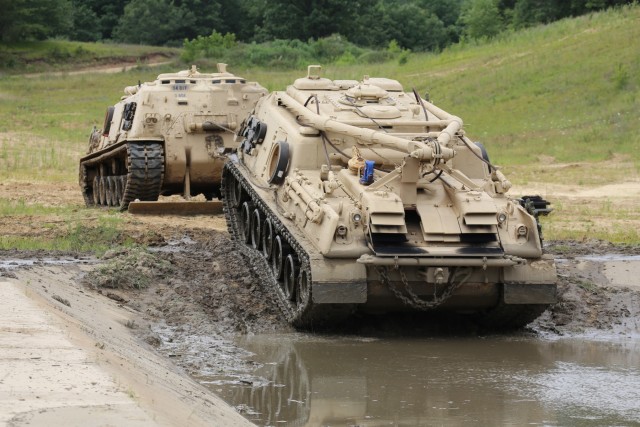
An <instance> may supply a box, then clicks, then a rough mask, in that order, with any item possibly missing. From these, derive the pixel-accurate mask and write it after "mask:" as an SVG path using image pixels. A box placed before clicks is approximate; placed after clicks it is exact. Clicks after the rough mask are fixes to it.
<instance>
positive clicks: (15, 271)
mask: <svg viewBox="0 0 640 427" xmlns="http://www.w3.org/2000/svg"><path fill="white" fill-rule="evenodd" d="M0 198H5V199H10V200H18V199H22V200H25V202H26V203H29V202H30V201H37V202H38V203H40V204H44V205H46V206H53V207H56V206H65V205H69V204H76V205H77V206H78V209H84V208H83V207H82V204H81V199H80V194H79V191H78V190H77V188H76V186H74V185H67V184H64V185H57V184H55V185H54V184H31V183H24V182H23V183H16V182H13V183H0ZM95 212H96V214H95V215H96V217H97V213H99V212H98V211H95ZM122 218H123V220H124V227H125V228H126V230H127V231H126V232H127V234H128V235H129V236H132V237H133V238H134V239H135V240H136V241H137V242H138V243H140V245H141V246H140V247H133V248H128V249H117V250H112V251H109V252H107V253H106V254H105V255H104V256H103V257H102V259H100V260H97V259H95V258H93V257H91V256H90V255H87V254H78V253H64V252H59V251H17V250H10V251H0V279H2V280H11V281H16V282H21V283H23V284H27V286H32V287H33V288H34V289H36V290H37V291H38V292H39V293H40V294H41V296H42V298H43V299H44V300H47V301H48V302H49V303H50V304H52V305H54V306H58V307H61V306H60V304H64V303H63V302H61V301H60V300H61V299H62V300H65V299H66V300H68V302H70V305H69V306H66V307H62V308H63V309H64V311H65V312H68V313H69V315H70V316H74V312H75V311H77V310H79V308H78V305H77V303H76V302H75V301H74V300H73V298H75V297H74V295H75V296H76V297H79V295H81V294H82V295H85V296H86V295H89V296H90V298H91V301H92V303H95V304H100V305H103V306H104V305H106V306H109V305H110V306H116V307H119V308H121V309H124V310H127V312H128V313H129V318H128V320H127V323H126V326H127V327H126V328H125V332H127V333H129V334H131V335H132V336H135V337H136V340H137V341H138V342H139V343H140V344H139V345H140V346H141V348H153V349H155V350H154V351H156V352H157V353H158V354H161V355H163V356H164V357H165V359H166V360H169V361H170V363H172V364H174V366H176V369H177V370H178V371H176V372H183V374H194V375H200V374H202V373H203V372H207V371H209V372H226V371H242V370H243V369H248V367H247V366H245V365H246V364H250V363H251V362H250V361H246V358H244V359H243V358H242V357H241V356H242V355H243V350H242V349H239V348H236V347H235V346H234V345H233V344H232V340H233V339H234V337H237V336H239V335H242V334H260V333H268V332H287V331H291V328H290V327H289V326H288V325H287V324H286V322H284V321H283V320H282V316H281V314H280V312H279V310H278V307H277V305H276V303H275V301H273V300H272V298H271V297H270V295H269V294H268V293H266V291H265V289H264V288H263V287H262V286H261V284H260V281H259V280H258V276H257V273H256V272H255V271H254V270H253V269H252V266H251V265H248V263H247V262H246V260H245V259H243V257H242V256H241V255H240V254H239V253H238V252H236V251H234V250H233V242H231V241H230V239H229V236H228V234H227V232H226V224H225V222H224V218H223V217H222V216H215V217H209V216H194V217H175V216H165V217H157V216H136V217H133V216H131V215H128V214H124V215H122ZM44 220H45V221H46V222H48V223H50V224H51V223H53V224H55V223H56V221H60V222H61V223H62V222H63V221H65V218H57V217H56V216H55V215H53V214H52V215H50V216H45V218H44ZM86 220H87V221H89V222H91V221H92V220H93V217H92V215H91V213H89V214H88V217H87V219H86ZM42 224H43V218H42V217H38V218H36V217H29V216H28V215H22V216H11V215H5V216H4V217H3V218H2V221H1V222H0V233H2V234H4V235H30V236H33V235H43V236H50V235H53V234H54V233H56V230H55V227H51V226H50V225H49V226H43V225H42ZM546 250H547V252H549V253H551V254H554V256H555V258H556V261H557V266H558V272H559V287H558V303H557V304H555V305H554V306H552V307H550V309H549V310H547V311H546V312H545V313H544V314H543V315H542V316H541V317H540V318H539V319H538V320H536V321H535V322H534V323H532V324H531V325H530V326H529V328H528V330H529V332H528V333H531V334H540V335H543V336H546V335H552V336H581V335H584V334H587V335H588V334H605V335H620V334H622V335H634V336H638V334H639V332H640V279H638V277H640V248H639V247H637V246H620V245H617V246H616V245H612V244H609V243H606V242H602V241H595V240H594V241H585V242H575V241H554V242H547V243H546ZM50 283H54V284H56V285H55V286H56V288H51V287H50V286H48V285H47V284H50ZM65 288H68V290H69V292H71V291H72V294H71V297H65V296H64V295H65V294H64V289H65ZM56 289H57V290H56ZM61 295H62V296H61ZM56 296H58V297H60V298H56ZM69 298H71V299H69ZM77 316H78V319H80V322H82V318H83V317H82V315H81V314H80V312H79V314H78V315H77ZM85 317H86V316H85ZM396 332H397V331H396ZM356 333H358V331H356ZM130 351H132V352H134V353H135V351H136V349H135V347H131V349H130ZM203 355H205V356H203ZM176 387H178V386H176ZM142 393H145V391H144V390H143V391H142Z"/></svg>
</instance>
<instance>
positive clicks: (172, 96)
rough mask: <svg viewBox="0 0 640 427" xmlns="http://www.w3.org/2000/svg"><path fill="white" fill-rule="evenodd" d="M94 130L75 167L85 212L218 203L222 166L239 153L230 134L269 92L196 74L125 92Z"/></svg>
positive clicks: (165, 77)
mask: <svg viewBox="0 0 640 427" xmlns="http://www.w3.org/2000/svg"><path fill="white" fill-rule="evenodd" d="M124 92H125V96H123V97H122V100H121V101H120V102H118V103H117V104H115V105H114V106H113V107H109V108H108V109H107V113H106V116H105V119H104V125H103V127H102V129H100V130H98V129H94V131H93V133H92V134H91V136H90V140H89V152H88V154H87V155H85V156H84V157H82V158H81V159H80V187H81V189H82V194H83V196H84V200H85V203H86V205H87V206H117V207H119V208H120V209H123V210H124V209H127V207H128V206H129V204H130V203H131V202H133V201H134V200H136V199H137V200H141V201H154V200H157V199H158V197H159V196H160V195H172V194H182V195H184V197H185V198H189V197H191V196H193V195H197V194H200V193H202V194H204V195H205V197H206V198H207V199H211V198H213V197H217V196H218V193H219V188H220V180H221V173H222V166H223V164H224V162H225V160H226V158H227V155H228V153H230V152H231V151H232V150H233V149H235V147H236V143H235V132H236V131H237V130H238V128H239V126H240V123H242V122H243V120H244V119H245V118H246V116H247V115H248V114H249V112H250V111H251V110H252V109H253V107H254V106H255V104H256V102H257V101H258V99H260V98H261V97H262V96H264V95H265V94H266V93H267V91H266V89H264V88H263V87H262V86H260V85H259V84H257V83H254V82H247V81H246V80H245V79H244V78H242V77H238V76H235V75H233V74H231V73H228V72H227V71H226V64H218V72H217V73H211V74H208V73H200V72H198V71H197V70H196V68H195V66H194V67H192V68H191V69H190V70H185V71H180V72H177V73H167V74H160V75H159V76H158V78H157V79H156V80H154V81H152V82H147V83H142V84H138V85H135V86H128V87H126V88H125V89H124Z"/></svg>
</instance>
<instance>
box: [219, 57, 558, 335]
mask: <svg viewBox="0 0 640 427" xmlns="http://www.w3.org/2000/svg"><path fill="white" fill-rule="evenodd" d="M240 134H241V135H242V137H241V139H242V140H241V144H240V147H239V149H238V154H237V157H236V158H232V161H229V162H227V164H226V165H225V169H224V175H223V188H222V189H223V197H224V200H223V203H224V205H225V211H226V214H227V217H228V218H227V219H228V223H229V230H230V233H231V234H232V236H233V237H234V238H235V239H237V240H238V241H240V243H241V244H242V245H243V250H244V251H245V252H246V253H247V254H248V255H250V256H251V257H252V258H253V260H254V262H256V263H259V264H261V265H262V266H263V269H264V270H267V269H268V273H265V277H266V279H265V280H266V281H267V282H268V283H269V284H270V285H271V286H272V288H273V292H274V294H275V295H276V296H277V299H278V301H279V302H280V305H281V307H282V309H283V312H284V313H285V315H286V316H287V318H288V320H289V321H290V322H291V323H293V324H295V325H301V326H309V325H312V324H314V323H316V322H320V321H326V320H329V321H332V320H333V321H335V320H337V319H341V318H343V317H344V316H346V315H349V314H350V313H351V312H352V311H353V310H362V311H367V312H376V313H379V312H393V311H398V310H439V311H448V312H456V313H462V314H465V315H470V316H475V317H474V318H476V319H478V322H482V323H493V324H494V325H495V326H497V327H499V328H514V327H519V326H522V325H524V324H526V323H528V322H529V321H531V320H533V319H534V318H535V317H537V316H538V315H539V314H540V313H541V312H542V311H543V310H544V309H545V308H546V306H547V305H548V304H550V303H553V302H554V301H555V290H556V270H555V265H554V262H553V260H552V259H551V258H548V257H546V256H544V255H543V251H542V246H541V236H540V231H539V228H538V223H537V218H536V216H537V214H539V213H546V212H548V209H547V203H546V202H545V201H544V200H542V199H540V198H536V197H528V198H524V199H516V198H512V197H509V196H508V195H507V191H508V190H509V188H510V187H511V184H510V182H509V181H508V180H507V179H506V177H505V176H504V175H503V174H502V173H501V172H500V171H499V170H498V169H497V168H496V167H495V166H493V165H492V164H491V163H490V162H489V159H488V156H487V153H486V152H485V150H484V148H483V147H482V146H481V145H480V144H476V143H474V142H473V141H471V140H470V139H469V138H468V137H467V136H466V134H465V132H464V130H463V123H462V120H461V119H460V118H458V117H455V116H453V115H451V114H449V113H447V112H445V111H443V110H442V109H440V108H438V107H436V106H435V105H433V104H432V103H430V102H428V101H426V100H424V99H422V98H421V97H419V96H418V94H417V93H416V92H415V91H414V92H413V93H406V92H405V91H404V89H403V87H402V85H401V84H400V83H399V82H398V81H396V80H392V79H387V78H368V77H366V76H365V78H364V80H362V81H355V80H329V79H326V78H322V77H321V76H320V73H319V67H317V66H311V67H309V73H308V75H307V77H305V78H301V79H298V80H296V81H295V82H294V83H293V85H291V86H289V87H288V88H287V90H286V91H283V92H274V93H271V94H270V95H269V96H267V97H265V98H263V99H261V100H260V101H259V102H258V104H257V106H256V109H255V111H254V112H253V114H252V115H251V116H250V117H249V118H248V119H247V120H246V122H245V123H244V126H243V129H242V131H241V133H240Z"/></svg>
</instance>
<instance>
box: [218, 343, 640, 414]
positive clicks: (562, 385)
mask: <svg viewBox="0 0 640 427" xmlns="http://www.w3.org/2000/svg"><path fill="white" fill-rule="evenodd" d="M238 344H239V346H240V347H242V348H245V349H247V350H249V351H251V352H252V353H254V355H253V356H252V359H253V360H254V361H256V362H259V365H258V366H259V367H258V368H257V369H256V371H255V372H254V373H253V374H254V375H255V376H258V377H261V378H262V379H264V380H266V381H262V382H260V381H256V382H254V384H260V385H257V386H256V385H251V384H244V385H242V384H241V385H238V384H237V381H236V384H235V385H233V384H223V385H217V386H215V387H213V388H214V389H215V390H216V391H217V392H218V393H219V394H220V395H222V397H223V398H225V399H226V400H227V401H229V402H230V403H231V404H232V405H234V406H236V407H238V408H240V409H242V410H243V411H244V412H245V416H246V417H247V418H248V419H250V420H251V421H253V422H254V423H256V424H258V425H270V426H271V425H287V426H354V425H356V426H380V425H392V426H418V425H471V424H482V425H518V426H520V425H524V424H532V425H563V426H564V425H580V426H589V425H612V424H617V425H629V424H632V423H638V422H640V413H639V411H638V410H637V407H638V403H637V402H638V401H640V369H639V367H640V352H638V351H637V350H638V349H640V348H638V347H640V345H638V344H637V343H602V342H579V341H555V342H554V341H538V340H533V339H525V338H504V337H502V338H486V339H478V338H473V339H472V338H469V339H411V340H406V339H396V340H389V339H384V340H382V339H379V340H378V339H354V338H351V337H331V338H328V337H323V338H318V337H310V336H306V335H285V336H282V335H275V336H257V337H250V338H245V339H243V340H241V341H240V342H238ZM218 384H220V382H218Z"/></svg>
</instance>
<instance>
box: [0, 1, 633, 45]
mask: <svg viewBox="0 0 640 427" xmlns="http://www.w3.org/2000/svg"><path fill="white" fill-rule="evenodd" d="M632 2H633V1H631V0H299V1H294V0H55V1H51V0H0V10H2V14H0V38H1V40H2V41H4V42H15V41H25V40H42V39H46V38H51V37H63V38H68V39H70V40H77V41H115V42H122V43H134V44H148V45H158V46H160V45H167V46H181V45H182V44H183V43H184V41H185V40H193V39H195V38H197V37H198V36H208V35H210V34H212V33H214V32H216V33H219V34H232V35H233V36H234V38H235V40H237V41H239V42H245V43H253V42H255V43H262V42H267V41H273V40H301V41H304V42H306V41H309V40H319V39H321V38H324V37H329V36H332V35H338V34H339V35H340V36H341V37H343V38H345V39H346V40H348V41H349V42H351V43H354V44H356V45H358V46H363V47H368V48H380V47H386V46H389V43H390V42H391V41H394V43H397V45H398V46H399V47H401V48H403V49H410V50H413V51H437V50H440V49H442V48H444V47H446V46H447V45H450V44H452V43H456V42H458V41H460V39H461V38H469V39H478V38H485V37H486V38H491V37H493V36H495V35H497V34H499V33H501V32H503V31H505V30H509V29H520V28H524V27H528V26H532V25H537V24H541V23H549V22H552V21H555V20H558V19H562V18H566V17H571V16H578V15H582V14H585V13H589V12H592V11H597V10H601V9H605V8H608V7H612V6H618V5H622V4H628V3H632Z"/></svg>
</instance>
